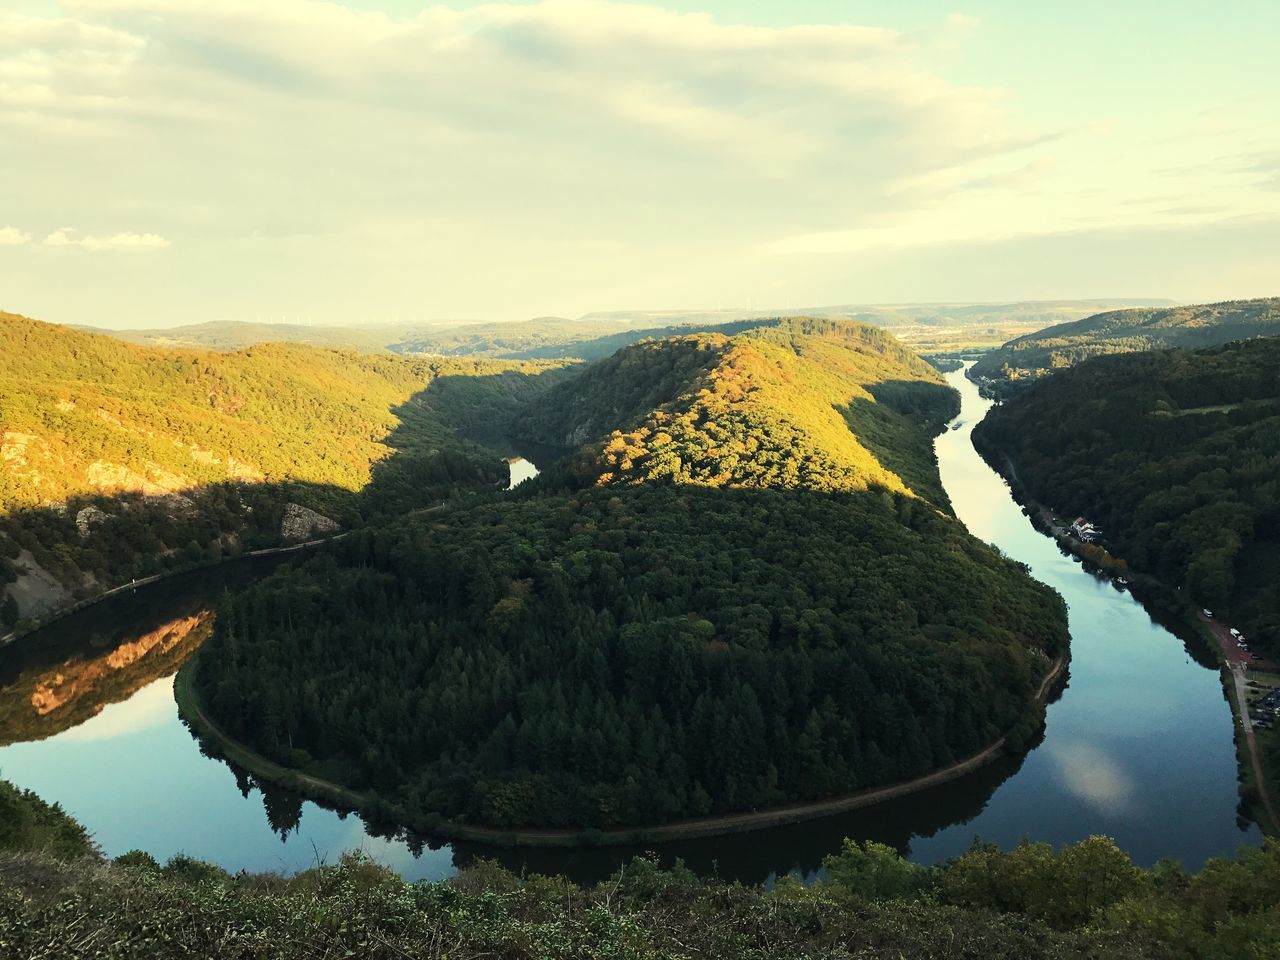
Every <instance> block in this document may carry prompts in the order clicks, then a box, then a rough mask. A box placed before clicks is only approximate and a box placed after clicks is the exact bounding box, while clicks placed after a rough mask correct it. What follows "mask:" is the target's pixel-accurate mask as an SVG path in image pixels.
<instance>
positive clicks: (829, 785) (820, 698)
mask: <svg viewBox="0 0 1280 960" xmlns="http://www.w3.org/2000/svg"><path fill="white" fill-rule="evenodd" d="M920 388H924V389H925V390H926V393H925V394H924V395H925V396H927V397H928V398H929V402H927V403H923V402H922V404H921V405H917V404H916V400H917V399H918V397H917V390H918V389H920ZM878 391H883V392H884V393H885V395H886V396H888V397H890V399H891V401H892V404H893V406H890V401H889V400H886V401H884V402H882V401H881V400H877V399H876V395H877V392H878ZM579 401H581V403H582V404H585V405H583V406H578V405H577V404H578V403H579ZM952 403H954V399H953V397H952V395H951V393H950V392H949V391H948V390H947V389H946V388H945V387H944V386H942V385H941V384H940V383H939V382H938V377H937V373H936V371H932V370H931V369H930V368H928V367H927V366H925V365H924V364H922V363H920V362H919V361H916V360H914V359H912V358H910V357H909V356H907V355H906V354H905V353H904V352H903V351H902V350H901V349H900V348H899V347H897V346H896V345H894V344H893V342H892V340H891V339H890V338H888V337H887V336H886V335H884V334H882V333H880V332H878V331H874V330H870V329H868V328H865V327H862V326H860V325H847V324H830V323H826V322H817V323H814V322H809V321H796V322H789V323H787V324H783V325H780V326H775V327H772V328H768V329H766V330H765V331H764V332H763V333H760V334H744V335H742V336H740V337H736V338H731V339H725V338H716V337H680V338H676V339H674V340H670V341H664V342H661V343H653V344H642V345H639V346H636V347H633V348H630V349H628V350H626V351H624V352H623V353H621V354H619V355H618V356H617V357H615V358H614V359H613V360H612V361H610V362H608V363H606V364H603V365H601V366H598V367H595V368H588V369H586V370H585V371H583V372H581V373H579V374H577V376H576V378H575V379H574V381H573V382H572V383H567V384H566V385H565V386H564V387H563V388H561V389H558V390H556V391H555V393H554V396H550V395H549V396H548V399H547V402H546V403H545V404H542V403H539V402H535V403H534V405H533V406H534V407H535V414H534V415H533V416H531V418H530V420H529V421H528V422H529V423H531V424H541V425H542V426H543V427H544V428H545V429H547V430H549V431H551V432H552V435H554V436H559V437H561V443H562V445H564V444H567V443H572V442H574V440H575V439H576V438H575V437H572V436H570V437H568V438H566V437H565V435H564V432H563V431H565V430H566V429H571V424H572V420H573V418H574V417H575V416H583V417H586V418H588V419H589V422H590V423H591V429H590V430H589V431H588V433H590V434H593V435H599V434H600V433H601V432H602V431H603V432H604V440H603V441H601V440H590V441H589V442H587V443H586V445H585V446H584V447H583V448H581V449H579V450H578V451H577V452H576V453H573V454H571V456H572V457H573V458H575V461H574V462H576V463H579V464H582V463H596V462H598V458H599V457H601V456H609V457H615V464H616V465H614V466H613V467H612V468H611V471H612V472H613V473H614V476H612V477H606V476H605V475H604V474H596V475H594V476H591V477H589V478H588V479H589V481H590V482H587V483H582V482H580V481H581V478H580V477H578V476H577V475H576V474H573V473H570V472H568V471H562V470H557V469H554V468H553V469H551V470H550V471H548V472H549V474H550V476H548V477H546V478H545V479H544V478H540V479H539V481H536V482H534V483H532V484H527V485H525V486H522V487H521V488H519V489H518V490H517V491H516V492H514V493H513V494H510V495H508V496H503V497H494V498H491V499H488V500H473V501H471V502H464V503H458V504H456V505H455V506H454V507H453V509H451V510H450V511H448V513H447V514H429V515H422V516H419V517H415V518H413V519H412V520H410V521H408V522H398V523H396V524H394V525H388V526H385V527H380V528H377V529H366V530H363V531H360V532H357V533H356V534H354V535H353V536H351V537H349V538H347V539H345V540H343V541H342V542H341V543H339V544H335V545H334V548H333V549H332V550H331V551H330V552H328V554H327V555H325V556H318V557H315V558H313V559H312V560H310V561H308V562H307V563H306V564H305V565H304V566H302V567H301V568H300V569H293V570H287V571H282V572H280V573H279V574H278V575H276V576H273V577H272V578H270V579H268V580H267V581H265V582H263V583H262V584H260V585H259V586H257V587H256V588H254V589H253V590H250V591H248V592H247V593H244V594H241V595H238V596H236V597H234V598H232V599H231V600H230V601H229V602H228V603H227V604H226V605H224V607H223V609H222V610H221V611H220V613H219V616H218V620H217V623H216V625H215V628H214V635H213V637H212V638H211V639H210V640H209V641H208V643H207V644H206V646H205V648H204V649H203V651H202V652H201V654H200V656H199V658H198V660H197V661H196V663H195V665H194V670H195V673H194V677H193V680H194V684H193V686H194V688H195V690H196V691H197V694H198V696H199V698H200V700H201V701H202V702H203V703H204V704H205V705H206V708H207V712H208V714H209V715H210V716H212V717H213V718H214V720H215V721H216V722H217V723H218V724H219V725H220V726H221V727H222V728H223V730H224V731H225V732H227V733H229V734H230V735H231V736H232V737H233V738H236V739H238V740H242V741H246V742H248V743H249V744H251V745H252V746H253V747H254V748H255V749H257V750H259V751H260V752H262V753H263V754H265V755H267V756H268V757H270V758H271V759H272V760H274V761H276V762H277V763H281V764H284V765H286V766H291V767H297V768H301V769H304V770H306V771H307V772H308V773H310V774H311V775H312V776H318V777H321V778H324V779H329V780H335V781H337V782H340V783H342V784H344V785H346V786H348V787H350V788H353V789H356V790H361V791H368V792H369V793H370V794H372V796H373V797H375V798H376V800H374V801H371V802H372V804H373V809H374V810H375V811H377V812H378V813H379V814H380V815H381V816H383V817H384V818H390V819H393V820H398V821H399V822H401V823H406V824H410V825H413V826H416V827H418V828H419V829H423V830H426V831H428V832H429V831H431V830H434V829H448V828H451V827H455V826H456V825H457V824H458V823H459V822H461V823H463V824H473V825H474V824H481V825H486V826H489V827H498V828H521V827H569V828H578V829H582V830H588V831H589V830H591V829H593V828H601V829H605V828H619V827H636V826H645V825H649V824H658V823H663V822H666V821H670V820H674V819H680V818H688V817H698V816H708V815H716V814H723V813H731V812H737V811H743V810H750V809H753V808H760V807H765V806H770V805H775V804H781V803H786V802H790V801H797V800H814V799H819V798H828V797H831V796H834V795H839V794H843V793H848V792H851V791H855V790H859V789H863V788H867V787H871V786H875V785H879V784H884V783H887V782H893V781H899V780H902V779H906V778H910V777H913V776H916V775H919V774H922V773H924V772H926V771H929V770H933V769H936V768H938V767H942V766H946V765H948V764H951V763H953V762H955V761H957V760H959V759H960V758H962V757H966V756H969V755H971V754H973V753H975V752H976V751H978V750H980V749H982V748H983V747H985V746H987V745H989V744H991V743H992V742H993V741H995V740H997V739H999V738H1000V737H1002V736H1005V735H1008V736H1009V737H1010V742H1011V744H1013V745H1014V746H1015V747H1017V746H1021V745H1024V744H1026V743H1027V742H1028V740H1029V738H1030V737H1031V736H1033V735H1034V733H1035V731H1036V730H1037V729H1038V728H1039V723H1040V719H1041V716H1042V713H1041V708H1040V707H1039V706H1038V705H1037V702H1036V692H1037V690H1038V689H1039V687H1040V685H1041V683H1042V682H1043V681H1044V680H1045V677H1046V675H1047V674H1048V672H1049V671H1050V669H1051V668H1052V663H1053V661H1054V660H1055V659H1056V658H1058V657H1060V656H1062V655H1063V654H1064V653H1065V650H1066V643H1067V636H1066V624H1065V613H1064V609H1063V606H1062V603H1061V600H1060V598H1058V597H1057V596H1056V595H1055V594H1054V593H1053V592H1052V591H1050V590H1048V589H1047V588H1045V587H1043V586H1041V585H1039V584H1037V583H1035V582H1034V581H1032V580H1031V579H1030V578H1029V577H1028V576H1027V575H1026V572H1025V569H1024V568H1022V567H1021V566H1019V565H1018V564H1015V563H1013V562H1011V561H1008V560H1006V559H1004V558H1002V557H1001V556H1000V555H999V554H998V553H997V552H996V551H995V550H993V549H992V548H991V547H989V546H987V545H986V544H983V543H981V542H979V541H978V540H976V539H974V538H973V537H971V536H969V534H968V533H967V532H966V531H965V529H964V527H963V526H962V525H961V524H960V523H959V522H958V521H956V520H954V519H952V518H951V517H949V516H948V515H947V514H945V513H943V512H941V511H940V510H939V508H938V506H937V505H936V503H935V502H931V501H930V500H929V499H923V498H921V497H920V496H917V495H915V494H913V493H912V492H909V491H908V490H907V489H906V488H905V485H904V483H903V482H902V480H901V479H900V478H899V477H900V476H912V477H913V481H914V480H915V479H918V480H919V486H920V487H921V488H924V489H926V491H927V492H928V493H929V494H931V495H932V496H934V497H937V498H938V500H939V501H943V502H944V501H945V498H944V497H942V496H941V494H940V490H941V487H940V484H939V483H938V481H937V472H936V467H935V466H934V463H933V460H932V453H931V450H930V447H929V439H930V436H931V435H932V433H933V432H934V431H935V430H936V429H937V428H936V425H935V424H936V420H937V418H938V417H940V416H944V415H945V412H944V411H945V410H949V409H951V407H950V404H952ZM921 409H923V410H927V411H931V412H932V418H930V417H923V418H922V417H920V416H918V415H917V413H918V410H921ZM899 410H907V411H908V413H901V412H899ZM578 411H581V412H580V413H579V412H578ZM601 412H602V413H603V415H602V416H596V415H595V414H596V413H601ZM614 417H617V418H620V420H619V421H616V422H615V423H613V424H610V423H609V420H610V418H614ZM651 421H652V422H653V424H654V425H655V426H656V427H661V428H662V429H661V430H654V431H653V433H652V434H651V435H647V436H646V437H645V438H644V439H645V440H646V441H652V442H653V443H654V444H655V449H658V450H660V452H661V453H662V454H664V455H670V456H671V457H673V458H678V461H679V464H680V466H679V468H677V469H666V468H665V467H661V468H660V466H661V465H662V464H663V463H665V462H666V461H664V460H662V458H661V457H656V456H655V457H650V456H649V455H648V454H647V453H646V452H644V451H641V452H639V453H636V454H635V455H634V459H633V461H632V463H631V464H630V465H628V464H627V463H626V462H624V461H625V459H626V457H620V456H617V454H618V451H617V450H616V449H614V447H615V440H616V439H617V438H616V437H613V436H612V435H611V433H610V432H609V431H610V430H611V429H615V430H618V431H623V430H625V431H626V432H625V433H622V432H620V433H619V434H618V436H620V437H623V438H624V444H634V443H637V442H639V441H635V440H634V439H633V435H639V432H640V431H641V430H644V429H648V428H647V427H646V426H645V424H647V423H649V422H651ZM863 422H865V423H868V424H871V425H872V426H873V427H874V428H876V429H877V430H879V431H880V432H879V433H877V434H876V435H875V439H874V445H875V447H876V449H877V450H879V451H880V452H881V453H882V457H880V458H877V457H876V456H872V455H871V454H870V453H869V450H870V449H871V447H870V446H864V445H863V444H862V443H861V442H859V440H858V436H869V435H870V432H871V431H870V430H867V431H864V433H863V434H861V435H855V434H854V432H853V430H852V429H851V426H853V427H859V426H860V424H862V423H863ZM664 432H665V433H667V434H668V436H669V439H664V438H663V437H662V436H661V434H662V433H664ZM867 442H868V444H870V443H872V441H871V440H870V439H869V440H868V441H867ZM602 443H603V446H602V445H601V444H602ZM854 452H857V453H858V456H859V457H861V458H862V460H858V461H855V460H854V459H853V454H854ZM882 461H883V463H887V462H890V461H893V462H895V463H906V464H910V465H911V467H912V469H911V470H907V469H905V468H904V469H903V470H902V473H901V474H900V475H899V474H898V473H895V472H892V471H890V470H888V469H887V468H886V467H884V466H883V465H882ZM833 477H834V478H835V479H834V480H833ZM601 481H603V482H601ZM957 598H963V603H957V602H956V599H957ZM188 669H192V668H190V667H189V668H188ZM281 677H287V678H288V681H287V682H281V680H280V678H281Z"/></svg>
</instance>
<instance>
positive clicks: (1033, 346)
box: [971, 297, 1280, 395]
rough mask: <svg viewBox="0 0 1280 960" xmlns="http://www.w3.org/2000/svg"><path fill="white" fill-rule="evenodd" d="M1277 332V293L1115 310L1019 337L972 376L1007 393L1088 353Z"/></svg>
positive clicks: (989, 357)
mask: <svg viewBox="0 0 1280 960" xmlns="http://www.w3.org/2000/svg"><path fill="white" fill-rule="evenodd" d="M1276 334H1280V298H1276V297H1271V298H1267V299H1262V300H1233V301H1228V302H1226V303H1211V304H1203V305H1198V306H1186V307H1169V308H1162V309H1152V308H1148V309H1141V310H1116V311H1111V312H1107V313H1099V314H1096V315H1094V316H1091V317H1087V318H1085V319H1083V320H1077V321H1075V322H1072V323H1064V324H1058V325H1056V326H1052V327H1048V328H1046V329H1044V330H1041V331H1039V332H1038V333H1032V334H1028V335H1027V336H1023V337H1018V338H1017V339H1015V340H1011V341H1009V342H1008V343H1006V344H1005V345H1004V346H1003V347H1001V348H1000V349H999V350H994V351H992V352H991V353H989V354H987V355H986V356H985V357H983V358H982V359H981V360H979V361H978V362H977V363H976V364H975V365H974V367H973V370H972V371H971V376H973V377H974V378H975V379H978V380H979V382H984V381H985V385H986V386H987V387H988V388H989V390H991V391H993V392H995V393H998V394H1001V395H1003V394H1007V393H1008V392H1010V391H1011V390H1016V389H1018V388H1019V387H1021V386H1025V385H1026V384H1027V383H1029V382H1032V381H1035V380H1038V379H1040V378H1042V377H1044V376H1046V375H1048V374H1051V373H1055V372H1057V371H1058V370H1061V369H1063V368H1065V367H1070V366H1073V365H1075V364H1077V363H1079V362H1080V361H1082V360H1087V359H1089V358H1090V357H1097V356H1103V355H1106V354H1113V353H1135V352H1138V351H1142V350H1161V349H1165V348H1169V347H1187V348H1190V349H1194V348H1198V347H1210V346H1214V345H1216V344H1220V343H1227V342H1229V341H1232V340H1242V339H1245V338H1247V337H1261V336H1274V335H1276Z"/></svg>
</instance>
